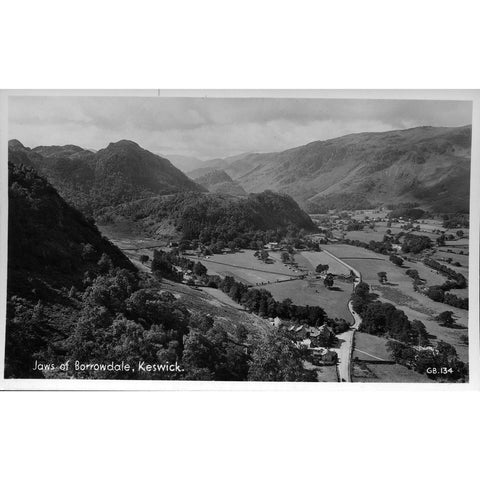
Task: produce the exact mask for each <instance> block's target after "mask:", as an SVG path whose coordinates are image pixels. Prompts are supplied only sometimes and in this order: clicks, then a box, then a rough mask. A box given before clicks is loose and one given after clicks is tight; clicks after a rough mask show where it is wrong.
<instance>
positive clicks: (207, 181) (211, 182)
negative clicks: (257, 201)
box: [189, 168, 247, 196]
mask: <svg viewBox="0 0 480 480" xmlns="http://www.w3.org/2000/svg"><path fill="white" fill-rule="evenodd" d="M203 171H204V169H202V168H200V169H198V170H195V171H194V172H192V173H190V174H189V176H190V178H192V179H193V180H195V181H196V182H197V183H198V184H199V185H202V186H203V187H205V188H207V189H208V191H209V192H212V193H223V194H227V195H235V196H239V195H240V196H242V195H246V194H247V192H246V191H245V190H244V189H243V187H241V186H240V185H239V184H238V182H235V181H234V180H232V177H230V175H228V173H226V172H225V171H224V170H215V169H212V170H209V171H207V172H206V173H203ZM199 173H200V176H199V177H196V175H197V174H199Z"/></svg>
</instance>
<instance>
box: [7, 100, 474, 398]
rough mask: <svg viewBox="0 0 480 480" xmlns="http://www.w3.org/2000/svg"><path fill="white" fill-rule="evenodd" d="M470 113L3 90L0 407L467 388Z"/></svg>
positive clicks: (456, 104) (407, 106)
mask: <svg viewBox="0 0 480 480" xmlns="http://www.w3.org/2000/svg"><path fill="white" fill-rule="evenodd" d="M476 101H478V98H476V99H475V98H474V97H472V96H471V95H470V96H469V95H468V94H466V93H462V92H461V91H457V92H455V91H449V92H441V91H431V92H429V91H424V92H423V93H422V92H420V93H419V92H408V91H404V92H398V91H397V92H388V91H378V92H371V91H369V92H361V91H360V92H356V93H352V92H345V94H344V95H343V96H342V93H341V92H337V91H332V92H328V91H321V92H315V91H303V92H302V91H291V92H285V91H284V92H276V91H271V92H269V91H264V92H248V91H239V92H235V91H223V92H222V91H218V92H202V91H198V92H181V91H180V92H173V91H153V92H150V91H146V92H138V91H137V92H116V91H111V92H109V91H102V92H97V91H92V92H88V91H83V92H73V91H72V92H69V91H58V92H55V91H33V92H27V91H5V92H3V96H2V102H3V103H2V122H3V123H2V162H1V168H2V202H1V208H2V211H1V214H2V217H1V219H2V243H1V245H2V250H1V253H2V264H1V265H2V272H1V276H2V282H3V283H2V284H1V285H2V292H1V299H2V303H1V304H0V305H1V307H2V310H1V315H2V318H1V322H0V325H1V334H0V340H1V347H0V349H1V350H0V352H1V360H0V367H1V369H2V374H1V376H2V377H4V378H3V379H2V380H1V388H4V389H26V388H28V389H47V388H48V389H98V388H102V389H120V388H121V389H129V388H130V389H143V388H148V389H150V388H152V389H164V388H168V389H198V388H201V389H209V388H211V389H218V388H223V389H229V388H236V389H238V388H240V389H241V388H272V386H273V388H279V387H280V386H283V387H281V388H298V385H300V384H301V385H302V388H304V387H305V388H318V386H319V385H321V384H323V386H324V387H325V386H329V385H330V386H333V385H336V388H354V387H352V386H350V387H347V386H346V384H353V385H355V384H362V386H363V387H364V388H365V384H369V387H370V388H372V387H375V388H381V387H382V386H383V387H385V385H386V384H387V385H388V384H395V385H396V386H397V387H398V384H405V385H409V386H410V387H411V386H412V384H415V388H433V387H435V386H437V387H438V386H441V388H447V386H448V388H478V372H479V370H478V362H479V348H478V344H479V339H478V337H479V328H478V321H479V317H478V278H479V274H478V244H479V241H478V240H479V238H478V216H479V215H478V214H479V211H478V195H477V196H476V198H475V195H476V193H477V192H475V188H478V181H479V180H480V177H479V175H478V173H479V167H478V154H479V148H478V147H479V139H478V133H479V132H478V125H475V124H474V123H473V127H474V128H473V130H472V118H473V117H472V115H473V111H474V107H475V105H476V103H475V102H476ZM475 129H476V131H475ZM7 143H8V145H7ZM475 148H476V156H477V158H474V156H472V152H475V150H474V149H475ZM475 161H476V162H477V164H475ZM7 205H8V207H7ZM295 385H296V386H297V387H294V386H295ZM424 385H426V386H425V387H424Z"/></svg>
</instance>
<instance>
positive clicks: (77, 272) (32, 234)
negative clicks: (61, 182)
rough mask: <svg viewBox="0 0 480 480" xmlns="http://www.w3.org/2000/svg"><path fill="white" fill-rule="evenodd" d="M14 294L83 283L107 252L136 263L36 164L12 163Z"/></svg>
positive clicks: (125, 264) (117, 261) (121, 263)
mask: <svg viewBox="0 0 480 480" xmlns="http://www.w3.org/2000/svg"><path fill="white" fill-rule="evenodd" d="M8 220H9V223H8V294H9V295H21V296H22V297H26V298H29V297H33V296H35V298H37V299H38V298H39V299H47V298H49V297H50V296H51V295H53V296H55V290H56V289H61V288H62V287H64V286H72V285H75V286H76V287H81V285H82V282H83V278H84V277H83V276H84V273H85V272H86V271H87V270H91V269H93V270H98V266H97V262H98V261H99V260H100V258H101V256H102V254H106V255H108V256H109V258H110V259H111V261H112V262H113V264H114V265H116V266H118V267H122V268H128V269H134V267H133V266H132V265H131V263H130V261H129V260H128V259H127V258H126V257H125V256H124V255H123V254H122V253H121V252H120V250H119V249H118V248H117V247H115V246H114V245H112V244H111V243H110V242H109V241H108V240H107V239H105V238H104V237H102V236H101V234H100V232H99V231H98V229H97V227H96V226H95V225H94V224H92V223H91V222H90V221H88V220H86V219H85V217H84V216H83V215H82V214H81V213H80V212H78V211H77V210H75V208H73V207H71V206H70V205H69V204H68V203H66V202H65V201H64V200H63V199H62V198H61V197H60V196H59V195H58V193H57V192H56V190H55V189H54V188H53V187H52V186H51V185H50V184H49V183H48V182H47V181H45V180H44V179H43V178H41V177H40V176H39V175H38V174H37V173H36V172H35V171H34V170H32V169H30V168H27V167H24V166H23V165H22V166H16V165H13V164H11V163H9V219H8Z"/></svg>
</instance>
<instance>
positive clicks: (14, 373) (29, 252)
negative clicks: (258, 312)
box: [2, 163, 323, 381]
mask: <svg viewBox="0 0 480 480" xmlns="http://www.w3.org/2000/svg"><path fill="white" fill-rule="evenodd" d="M188 195H191V196H193V201H192V203H194V198H195V197H196V196H198V194H193V193H189V194H188ZM205 197H208V195H205ZM162 198H164V197H162ZM9 200H10V202H9V245H8V279H7V283H8V288H7V318H6V330H5V331H6V342H5V370H4V372H2V374H3V375H4V377H5V378H38V379H42V378H49V379H62V380H64V381H68V379H70V378H81V379H99V378H103V379H138V380H153V379H168V380H219V381H229V380H230V381H245V380H248V379H255V380H264V379H267V378H264V377H263V376H260V377H258V371H259V370H260V373H262V371H263V370H262V369H263V368H264V365H263V364H262V363H259V362H258V361H257V362H255V358H256V357H255V356H252V355H254V354H255V352H256V351H264V350H265V349H268V348H269V346H270V343H269V342H270V340H269V338H270V337H269V336H267V335H266V334H267V332H268V330H269V327H270V325H269V323H268V321H267V320H266V319H265V320H259V318H258V317H257V316H254V315H250V314H248V313H247V312H244V311H241V312H240V311H239V310H240V309H239V308H238V307H236V306H230V305H227V304H225V303H221V302H219V301H217V300H216V299H215V298H213V297H211V296H209V295H208V294H207V293H206V292H202V291H198V292H197V291H193V290H192V289H191V288H190V287H186V286H184V285H181V284H177V283H174V282H172V281H165V280H164V279H163V278H162V279H160V277H161V275H160V274H158V271H157V270H155V276H152V275H150V274H149V273H143V274H140V273H139V272H137V271H136V270H135V268H134V267H133V266H132V264H131V263H130V262H129V261H128V260H127V258H126V257H125V256H124V255H123V254H122V253H121V252H120V251H119V250H118V249H117V248H116V247H114V246H113V245H112V244H110V243H109V242H108V241H107V240H106V239H104V238H102V237H101V235H100V234H99V232H98V230H97V229H96V227H95V226H94V225H93V224H92V223H90V222H89V221H87V220H86V219H85V218H84V217H83V215H82V214H81V213H80V212H78V211H77V210H75V209H74V208H73V207H71V206H70V205H69V204H67V203H66V202H65V201H64V200H63V199H62V198H61V197H60V196H59V195H58V193H57V192H56V190H55V189H54V188H53V187H52V186H51V185H50V184H49V183H48V182H47V181H45V180H44V179H43V178H41V177H40V176H39V175H38V174H37V173H36V172H35V171H34V170H33V169H31V168H28V167H25V166H24V165H21V166H18V165H13V164H11V163H9ZM143 201H147V200H143ZM158 255H160V256H161V255H162V254H161V253H160V252H154V254H153V256H154V258H155V257H156V256H158ZM122 267H123V268H122ZM143 270H147V267H145V266H144V268H143ZM147 271H148V270H147ZM207 280H208V279H207ZM221 286H222V282H221V283H220V287H221ZM317 311H318V308H317ZM319 311H320V313H322V312H323V311H322V310H321V309H319ZM239 326H242V327H243V330H242V329H240V328H239ZM279 340H281V339H280V338H279V337H278V336H276V337H275V338H272V340H271V342H272V343H271V344H272V345H277V344H278V341H279ZM245 342H247V343H245ZM283 342H284V345H285V346H286V347H287V349H285V348H282V349H281V351H279V355H278V356H277V357H275V358H273V359H272V360H271V363H274V364H277V363H278V362H280V361H281V362H283V363H282V365H284V364H285V361H286V362H290V363H291V365H286V366H285V372H286V373H285V374H284V375H283V376H281V377H280V378H277V380H285V381H296V380H306V381H312V380H313V375H312V373H311V372H310V373H309V372H308V371H306V370H305V369H304V368H303V364H302V362H301V357H300V354H299V353H298V350H296V349H295V348H294V347H293V345H292V343H291V342H289V341H288V340H286V339H284V340H283ZM244 344H245V345H244ZM246 345H248V348H249V351H248V352H247V351H246V349H245V346H246ZM289 346H290V349H288V347H289ZM285 352H286V353H285ZM250 360H252V361H253V363H252V364H253V366H254V367H253V368H254V370H252V372H253V371H254V372H255V374H256V376H255V377H254V378H251V369H250ZM141 363H144V364H147V365H148V364H155V365H157V364H164V365H172V364H174V365H177V364H178V365H179V366H180V367H181V368H179V369H177V368H175V370H174V371H172V370H171V369H168V370H165V369H161V368H158V369H156V370H154V369H152V370H146V369H142V367H141V366H140V365H141ZM77 365H81V366H83V367H84V368H78V367H77ZM268 368H269V365H265V369H266V370H267V372H266V373H265V376H267V375H268V374H269V371H268Z"/></svg>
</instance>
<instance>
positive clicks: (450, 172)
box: [206, 125, 472, 212]
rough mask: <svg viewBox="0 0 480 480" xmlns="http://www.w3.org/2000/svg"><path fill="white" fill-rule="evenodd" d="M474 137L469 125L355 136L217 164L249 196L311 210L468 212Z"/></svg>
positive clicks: (346, 136) (426, 127) (218, 161)
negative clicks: (409, 205)
mask: <svg viewBox="0 0 480 480" xmlns="http://www.w3.org/2000/svg"><path fill="white" fill-rule="evenodd" d="M471 134H472V129H471V125H466V126H463V127H428V126H425V127H415V128H409V129H406V130H395V131H389V132H366V133H357V134H350V135H345V136H343V137H339V138H334V139H331V140H324V141H315V142H311V143H309V144H307V145H303V146H300V147H295V148H291V149H289V150H285V151H283V152H278V153H257V154H245V155H242V156H240V157H239V158H237V159H235V160H234V161H233V162H229V161H226V159H225V161H224V162H223V164H222V162H220V160H215V163H216V164H218V165H221V167H220V168H222V169H223V170H225V172H226V173H228V174H229V175H230V177H231V178H232V179H233V180H236V181H238V182H239V183H240V185H242V186H243V188H244V189H245V190H246V191H247V192H261V191H263V190H265V189H267V188H269V189H271V190H274V191H278V192H283V193H287V194H289V195H291V196H293V198H295V200H297V202H299V203H300V204H301V205H302V206H304V207H308V208H310V209H311V210H316V209H320V210H321V209H325V208H367V207H369V206H372V205H382V204H386V203H395V202H417V203H419V204H420V205H422V206H423V207H426V208H430V209H433V210H435V211H439V212H449V211H468V208H469V179H470V156H471ZM206 166H208V165H206Z"/></svg>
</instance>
